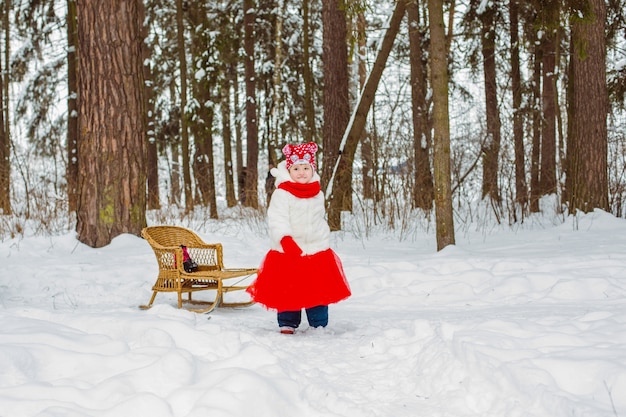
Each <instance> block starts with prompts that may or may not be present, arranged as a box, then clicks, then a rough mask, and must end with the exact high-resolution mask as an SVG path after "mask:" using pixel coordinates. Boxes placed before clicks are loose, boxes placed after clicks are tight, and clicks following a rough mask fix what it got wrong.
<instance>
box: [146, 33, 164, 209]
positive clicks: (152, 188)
mask: <svg viewBox="0 0 626 417" xmlns="http://www.w3.org/2000/svg"><path fill="white" fill-rule="evenodd" d="M147 34H148V27H144V38H145V37H146V36H147ZM143 51H144V53H143V77H144V89H145V94H144V118H145V120H146V121H145V125H146V180H147V184H146V188H147V194H148V197H147V198H148V201H147V205H148V209H149V210H157V209H159V208H160V207H161V202H160V196H159V155H158V150H157V138H156V135H155V128H156V127H155V124H154V120H155V103H154V87H153V85H154V83H153V79H152V67H151V66H150V57H151V56H152V50H151V49H150V48H149V47H148V46H147V45H146V46H144V48H143Z"/></svg>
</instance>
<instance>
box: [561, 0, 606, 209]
mask: <svg viewBox="0 0 626 417" xmlns="http://www.w3.org/2000/svg"><path fill="white" fill-rule="evenodd" d="M590 6H591V11H590V13H589V15H586V16H583V17H580V16H578V15H576V14H574V15H572V16H571V19H572V31H571V36H572V41H571V46H572V48H571V57H570V77H569V81H570V91H569V94H568V98H569V102H568V109H569V112H568V113H569V115H568V120H569V129H568V131H569V132H568V144H567V145H568V146H567V150H568V154H567V189H568V193H567V194H568V197H569V211H570V213H572V214H575V213H576V211H577V210H581V211H583V212H585V213H588V212H591V211H593V209H594V208H599V209H602V210H605V211H608V209H609V200H608V178H607V125H606V118H607V113H608V98H607V97H608V94H607V85H606V46H605V19H606V4H605V2H604V0H590Z"/></svg>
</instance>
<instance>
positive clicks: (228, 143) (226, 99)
mask: <svg viewBox="0 0 626 417" xmlns="http://www.w3.org/2000/svg"><path fill="white" fill-rule="evenodd" d="M221 96H222V102H221V110H222V136H223V140H224V174H225V177H224V182H225V184H226V205H227V206H228V207H234V206H236V205H237V197H236V196H235V181H234V172H233V150H232V140H233V138H232V137H233V132H232V128H231V124H230V117H231V114H230V79H229V77H228V75H227V74H226V75H225V76H224V78H223V80H222V87H221Z"/></svg>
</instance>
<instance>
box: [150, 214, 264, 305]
mask: <svg viewBox="0 0 626 417" xmlns="http://www.w3.org/2000/svg"><path fill="white" fill-rule="evenodd" d="M141 235H142V236H143V237H144V239H146V241H147V242H148V243H149V244H150V246H151V247H152V250H153V251H154V254H155V255H156V259H157V262H158V264H159V275H158V277H157V280H156V283H155V284H154V286H153V287H152V290H153V291H154V292H153V293H152V298H150V302H149V303H148V304H147V305H141V306H139V307H140V308H142V309H148V308H150V307H152V303H153V302H154V299H155V298H156V295H157V293H159V292H175V293H177V294H178V308H182V307H183V293H187V295H188V299H187V300H186V302H185V303H188V304H191V305H198V308H194V307H185V308H187V310H190V311H194V312H196V313H208V312H210V311H212V310H213V309H214V308H215V307H217V306H223V307H239V306H246V305H250V304H252V303H253V302H252V301H246V302H236V303H226V302H224V294H225V293H228V292H231V291H240V290H245V289H246V288H248V286H247V285H237V284H238V283H239V282H241V281H242V280H243V279H245V278H246V277H249V276H251V275H253V274H255V273H256V272H257V269H256V268H224V264H223V261H222V244H221V243H212V244H207V243H205V242H203V241H202V239H200V237H198V235H196V234H195V233H194V232H192V231H191V230H189V229H185V228H183V227H178V226H151V227H146V228H145V229H143V230H142V231H141ZM181 245H184V246H186V247H187V250H188V251H189V255H190V256H191V258H192V259H193V260H194V261H195V262H196V263H197V264H198V269H197V271H194V272H186V271H185V269H184V268H183V251H182V248H181ZM239 277H241V278H242V279H240V280H239V281H238V282H237V283H234V284H232V285H224V281H225V280H229V279H232V278H239ZM209 290H212V291H214V292H215V299H214V300H213V301H196V300H192V297H191V294H192V293H194V292H196V291H209Z"/></svg>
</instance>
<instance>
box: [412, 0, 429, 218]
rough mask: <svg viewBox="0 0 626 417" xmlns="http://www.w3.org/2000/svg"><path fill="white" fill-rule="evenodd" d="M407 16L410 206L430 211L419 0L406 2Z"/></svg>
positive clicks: (424, 82)
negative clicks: (412, 182)
mask: <svg viewBox="0 0 626 417" xmlns="http://www.w3.org/2000/svg"><path fill="white" fill-rule="evenodd" d="M407 13H408V17H409V50H410V56H411V98H412V101H413V106H412V110H413V155H414V159H415V161H414V164H415V165H414V171H415V186H414V189H413V206H414V207H417V208H420V209H422V210H426V211H430V210H431V209H432V207H433V199H434V189H433V188H434V187H433V174H432V172H431V170H430V146H431V137H430V128H429V126H428V105H427V103H426V91H427V90H428V85H427V82H426V68H424V67H425V64H424V63H425V62H426V59H425V57H424V48H423V45H422V32H421V31H422V28H421V26H420V11H419V2H418V0H409V1H408V2H407Z"/></svg>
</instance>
